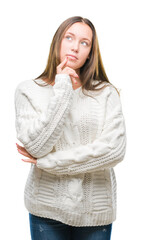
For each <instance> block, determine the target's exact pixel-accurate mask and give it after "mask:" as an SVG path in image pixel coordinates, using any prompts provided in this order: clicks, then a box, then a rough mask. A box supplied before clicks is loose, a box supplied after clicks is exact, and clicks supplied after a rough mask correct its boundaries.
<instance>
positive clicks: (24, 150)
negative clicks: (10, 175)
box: [16, 143, 37, 164]
mask: <svg viewBox="0 0 141 240" xmlns="http://www.w3.org/2000/svg"><path fill="white" fill-rule="evenodd" d="M16 145H17V150H18V152H19V153H20V154H22V155H24V156H25V157H28V159H22V161H24V162H28V163H33V164H36V163H37V158H33V157H32V156H31V155H30V154H29V153H28V152H27V151H26V149H25V148H24V147H22V146H20V145H18V144H17V143H16Z"/></svg>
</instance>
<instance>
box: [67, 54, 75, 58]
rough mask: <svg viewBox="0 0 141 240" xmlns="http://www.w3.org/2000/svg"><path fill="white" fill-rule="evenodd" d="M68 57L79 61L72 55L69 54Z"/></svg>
mask: <svg viewBox="0 0 141 240" xmlns="http://www.w3.org/2000/svg"><path fill="white" fill-rule="evenodd" d="M67 57H70V58H72V59H78V58H77V57H76V56H75V55H72V54H67Z"/></svg>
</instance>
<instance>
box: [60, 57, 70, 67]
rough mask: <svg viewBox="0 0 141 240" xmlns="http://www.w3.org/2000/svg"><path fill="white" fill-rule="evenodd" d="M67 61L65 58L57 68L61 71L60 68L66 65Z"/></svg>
mask: <svg viewBox="0 0 141 240" xmlns="http://www.w3.org/2000/svg"><path fill="white" fill-rule="evenodd" d="M67 61H68V58H67V57H66V58H65V59H64V60H63V62H61V63H60V64H59V65H58V67H59V68H61V69H62V68H63V67H64V66H65V64H66V63H67Z"/></svg>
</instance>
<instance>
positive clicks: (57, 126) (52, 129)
mask: <svg viewBox="0 0 141 240" xmlns="http://www.w3.org/2000/svg"><path fill="white" fill-rule="evenodd" d="M53 92H54V95H53V96H52V97H51V98H50V102H49V104H48V108H47V109H46V112H40V110H39V111H37V110H36V111H35V110H34V109H33V107H34V106H33V103H31V101H30V96H29V95H24V94H20V93H19V91H17V92H16V93H15V107H16V130H17V138H18V139H19V141H20V142H22V143H23V145H24V147H25V149H26V150H27V151H28V152H29V153H30V154H31V155H32V156H33V157H36V158H37V157H42V156H44V155H46V154H47V153H49V152H51V150H52V149H53V146H54V145H55V144H56V142H57V141H58V139H59V138H60V136H61V134H62V131H63V125H64V122H65V119H66V117H67V115H68V113H69V109H70V106H71V102H72V99H73V89H72V84H71V79H70V77H69V76H68V75H65V74H63V75H62V74H60V75H57V78H56V79H55V85H54V86H53ZM19 103H21V104H19Z"/></svg>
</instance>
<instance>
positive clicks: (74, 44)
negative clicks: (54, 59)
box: [71, 41, 79, 52]
mask: <svg viewBox="0 0 141 240" xmlns="http://www.w3.org/2000/svg"><path fill="white" fill-rule="evenodd" d="M71 49H72V51H74V52H78V51H79V43H78V42H77V41H74V42H73V44H72V47H71Z"/></svg>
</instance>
